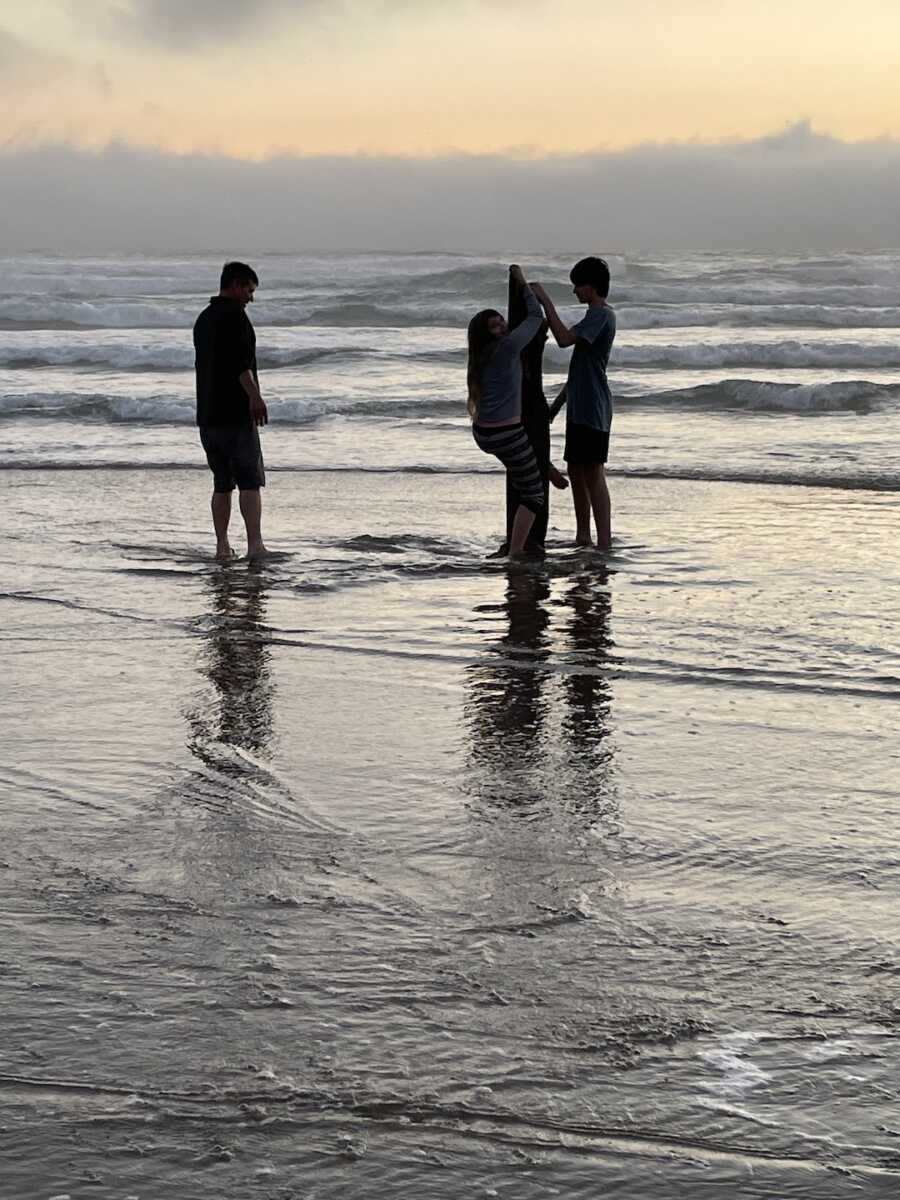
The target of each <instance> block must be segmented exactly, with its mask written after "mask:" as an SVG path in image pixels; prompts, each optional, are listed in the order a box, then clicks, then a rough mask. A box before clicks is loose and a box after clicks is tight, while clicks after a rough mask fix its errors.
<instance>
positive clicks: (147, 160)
mask: <svg viewBox="0 0 900 1200" xmlns="http://www.w3.org/2000/svg"><path fill="white" fill-rule="evenodd" d="M898 45H900V2H898V0H856V2H855V3H854V4H852V5H847V4H846V3H843V2H842V3H837V0H627V3H620V4H616V5H612V4H609V5H604V4H586V3H581V2H576V0H516V2H514V0H458V2H457V3H452V2H449V3H448V2H446V0H445V2H443V3H438V2H437V0H368V2H362V0H0V173H2V178H3V185H4V186H3V187H0V249H3V248H6V249H12V250H15V249H17V248H26V249H27V248H34V247H49V248H55V247H63V248H72V247H81V248H84V249H91V248H100V249H103V248H107V249H109V248H121V247H129V246H140V247H143V248H148V247H153V246H157V247H160V248H168V247H171V246H172V245H173V244H177V245H180V246H184V247H195V246H197V245H206V244H209V245H216V246H219V245H223V244H233V243H234V242H235V241H240V240H242V239H243V238H245V237H248V236H250V235H251V234H252V240H253V241H254V242H255V241H256V240H257V239H258V238H259V237H265V239H266V244H268V245H273V246H290V247H293V248H321V247H324V248H330V247H346V246H355V247H368V246H377V247H393V248H404V247H407V246H409V245H411V244H415V245H419V246H425V247H431V246H439V247H460V248H472V247H478V246H490V247H497V246H502V245H505V246H514V245H541V246H545V247H553V246H569V245H572V244H574V243H575V242H576V241H578V240H584V239H589V240H590V239H592V238H593V237H594V236H595V231H596V230H597V229H599V228H602V230H603V237H604V240H605V241H607V244H610V243H615V244H620V245H629V246H646V247H651V246H652V247H657V248H664V247H674V248H679V247H692V246H707V247H714V246H719V247H724V246H738V247H754V246H758V247H762V248H771V247H776V246H788V247H795V248H796V247H803V246H809V247H827V246H837V247H847V246H851V247H852V246H858V247H864V246H869V247H877V246H885V245H896V244H900V206H898V205H897V203H896V196H897V194H898V192H900V71H898V70H897V69H896V56H897V46H898ZM513 197H514V198H515V203H510V200H511V198H513ZM607 239H608V240H607Z"/></svg>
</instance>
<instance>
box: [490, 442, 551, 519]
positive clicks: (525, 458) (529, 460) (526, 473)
mask: <svg viewBox="0 0 900 1200" xmlns="http://www.w3.org/2000/svg"><path fill="white" fill-rule="evenodd" d="M472 434H473V436H474V438H475V444H476V445H477V446H478V449H479V450H483V451H484V452H485V454H493V455H494V457H495V458H499V459H500V461H501V462H502V463H503V465H504V467H506V471H507V474H508V476H509V479H510V482H511V483H512V485H513V487H514V488H515V489H516V491H517V492H518V493H519V500H520V501H521V503H522V504H523V505H524V506H525V507H526V508H527V509H530V510H531V512H533V513H538V512H540V511H541V509H542V508H543V507H544V481H543V480H542V479H541V472H540V469H539V468H538V464H537V459H536V458H535V456H534V450H533V449H532V447H531V442H529V440H528V434H527V433H526V432H525V430H524V429H523V427H522V426H521V425H501V426H500V427H499V428H497V427H496V426H491V425H473V426H472Z"/></svg>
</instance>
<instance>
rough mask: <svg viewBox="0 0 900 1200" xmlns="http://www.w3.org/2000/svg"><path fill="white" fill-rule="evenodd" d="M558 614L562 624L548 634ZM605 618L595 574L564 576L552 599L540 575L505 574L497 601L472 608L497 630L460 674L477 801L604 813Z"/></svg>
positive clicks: (605, 599)
mask: <svg viewBox="0 0 900 1200" xmlns="http://www.w3.org/2000/svg"><path fill="white" fill-rule="evenodd" d="M560 612H562V613H565V614H566V618H565V619H564V620H563V621H561V622H559V623H558V625H557V628H556V629H554V627H553V626H554V616H555V615H556V614H559V613H560ZM610 613H611V604H610V596H609V589H608V581H607V577H606V573H605V571H602V572H600V573H598V572H597V570H596V569H595V570H593V571H591V572H582V573H579V574H577V575H575V576H572V577H570V578H569V579H567V580H566V583H565V586H564V590H563V592H562V594H561V595H560V596H559V597H554V596H553V595H552V590H551V581H550V579H549V578H548V576H547V575H545V574H544V573H543V572H540V573H531V572H528V573H526V572H522V573H516V574H511V575H510V577H509V581H508V585H507V590H506V596H505V599H504V602H503V603H502V604H500V605H496V606H493V605H484V606H481V607H480V608H479V609H478V610H477V611H476V616H477V618H478V619H479V620H480V621H483V619H484V617H485V616H487V617H488V618H489V620H490V621H491V629H492V631H493V630H494V628H495V627H496V625H497V624H499V625H500V629H499V630H498V631H497V634H498V636H496V637H495V638H494V639H493V640H492V641H490V643H489V644H488V647H487V649H486V650H485V653H484V655H483V656H482V659H481V660H480V661H479V662H478V663H477V664H476V665H475V666H473V667H471V668H470V669H469V672H468V689H467V700H466V721H467V725H468V728H469V733H470V739H471V748H470V765H471V767H472V770H473V776H474V787H475V791H476V792H477V793H478V794H479V796H480V797H481V799H483V800H486V801H489V802H493V803H495V804H501V805H504V806H522V805H524V806H530V805H533V804H541V803H546V802H547V801H550V800H553V802H554V803H560V804H562V805H563V806H564V807H566V808H567V809H570V810H576V811H580V812H585V813H590V812H591V811H596V810H597V809H598V808H605V807H606V805H605V804H604V803H603V798H605V797H606V796H607V795H608V793H609V792H610V781H609V771H610V766H611V762H612V749H611V741H610V737H609V733H610V724H609V722H610V703H611V693H610V684H609V680H608V678H607V675H606V671H605V667H606V665H607V661H608V655H609V652H610V648H611V645H612V638H611V634H610ZM557 620H558V618H557Z"/></svg>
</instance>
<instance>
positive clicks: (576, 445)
mask: <svg viewBox="0 0 900 1200" xmlns="http://www.w3.org/2000/svg"><path fill="white" fill-rule="evenodd" d="M569 278H570V279H571V281H572V290H573V291H574V293H575V295H576V296H577V297H578V299H579V300H580V301H581V303H582V304H586V305H587V311H586V312H585V314H584V316H583V317H582V319H581V320H580V321H579V322H578V323H577V324H575V325H573V326H572V327H571V328H569V327H568V326H567V325H565V324H564V323H563V321H562V320H561V319H560V316H559V314H558V313H557V311H556V308H555V306H554V304H553V301H552V300H551V299H550V297H549V296H548V295H547V293H546V292H545V291H544V289H543V288H542V287H541V285H540V284H534V283H533V284H532V285H531V290H532V291H533V292H534V294H535V296H536V297H537V299H538V300H539V301H540V304H541V306H542V307H543V309H544V313H545V315H546V317H547V323H548V324H549V326H550V332H551V333H552V334H553V336H554V338H555V339H556V344H557V345H558V346H563V347H565V346H574V350H573V351H572V359H571V361H570V363H569V376H568V379H567V381H566V387H565V397H566V398H565V403H566V405H567V410H568V411H567V414H566V449H565V460H566V462H567V463H568V466H569V478H570V479H571V481H572V501H573V503H574V505H575V523H576V531H575V542H576V545H579V546H590V545H592V541H591V513H592V512H593V514H594V524H595V525H596V527H597V546H598V548H599V549H600V550H608V549H609V548H610V544H611V540H612V538H611V532H610V523H611V522H610V501H609V489H608V487H607V486H606V472H605V471H604V469H603V468H604V465H605V464H606V460H607V458H608V456H609V432H610V427H611V425H612V414H613V401H612V393H611V392H610V390H609V383H608V382H607V378H606V364H607V363H608V362H609V352H610V350H611V348H612V344H613V340H614V339H615V336H616V314H615V312H614V311H613V310H612V309H611V308H610V307H609V305H608V304H607V301H606V298H607V296H608V295H609V266H608V265H607V264H606V262H605V261H604V260H603V259H602V258H595V257H590V258H582V259H581V260H580V261H579V262H577V263H576V264H575V266H574V267H573V268H572V270H571V272H570V273H569Z"/></svg>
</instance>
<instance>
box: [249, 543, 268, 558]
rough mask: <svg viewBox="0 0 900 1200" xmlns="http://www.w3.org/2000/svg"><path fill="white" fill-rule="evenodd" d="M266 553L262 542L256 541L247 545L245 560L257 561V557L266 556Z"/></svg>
mask: <svg viewBox="0 0 900 1200" xmlns="http://www.w3.org/2000/svg"><path fill="white" fill-rule="evenodd" d="M268 555H269V551H268V550H267V549H266V547H265V546H264V545H263V544H262V542H257V543H256V544H255V545H253V546H248V547H247V561H248V562H258V561H259V559H261V558H267V557H268Z"/></svg>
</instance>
